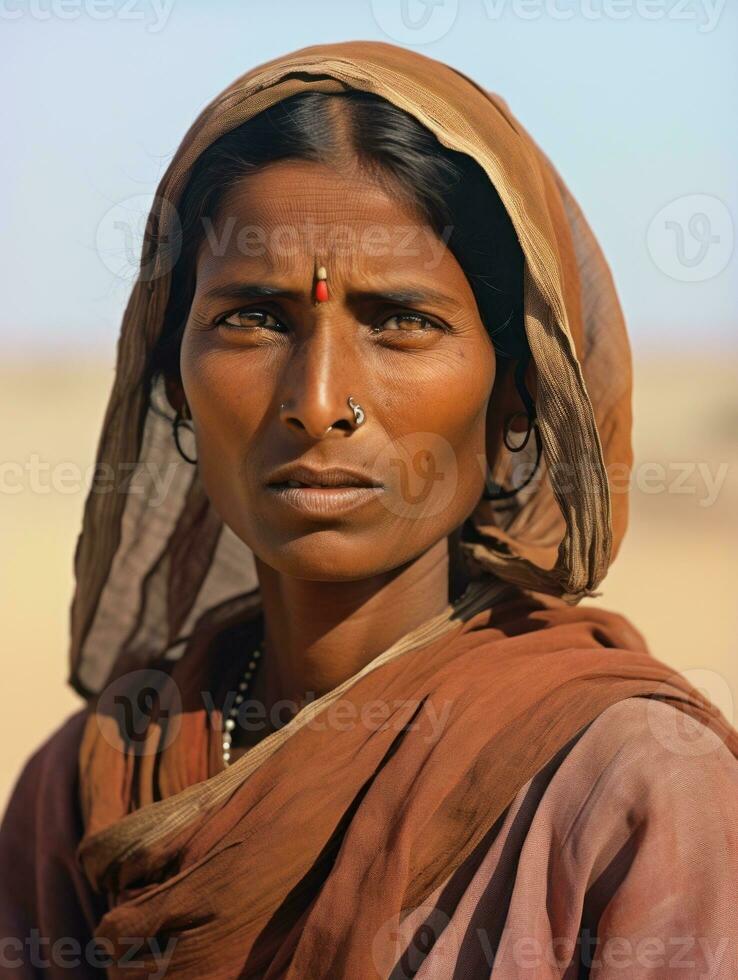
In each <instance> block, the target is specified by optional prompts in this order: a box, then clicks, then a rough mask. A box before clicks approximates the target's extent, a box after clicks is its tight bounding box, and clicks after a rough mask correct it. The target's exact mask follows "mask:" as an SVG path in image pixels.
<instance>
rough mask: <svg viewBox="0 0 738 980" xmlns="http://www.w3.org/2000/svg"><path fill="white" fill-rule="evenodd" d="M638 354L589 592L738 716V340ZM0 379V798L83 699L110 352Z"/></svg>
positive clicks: (19, 365) (29, 366)
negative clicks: (617, 508)
mask: <svg viewBox="0 0 738 980" xmlns="http://www.w3.org/2000/svg"><path fill="white" fill-rule="evenodd" d="M634 356H635V396H634V413H635V427H634V444H635V451H636V462H635V467H634V476H633V480H632V484H631V486H632V495H631V501H632V503H631V521H630V529H629V531H628V534H627V536H626V539H625V543H624V545H623V548H622V550H621V552H620V554H619V556H618V558H617V560H616V562H615V564H614V565H613V568H612V569H611V571H610V573H609V575H608V577H607V579H606V580H605V582H604V583H603V586H602V592H603V595H602V596H601V597H600V598H598V599H596V600H589V601H593V602H597V603H600V604H602V605H603V606H606V607H608V608H612V609H616V610H618V611H620V612H623V613H625V614H626V615H627V616H628V617H629V618H630V619H631V620H632V621H633V623H634V624H635V625H636V626H637V627H638V628H639V629H640V630H641V632H642V633H643V634H644V635H645V636H646V638H647V640H648V641H649V643H650V645H651V649H652V651H653V652H654V654H655V655H656V656H657V657H659V658H660V659H661V660H664V661H666V662H667V663H669V664H670V665H672V666H674V667H675V668H676V669H678V670H680V671H683V672H686V673H687V676H689V677H690V679H691V681H692V683H694V684H695V686H697V687H699V688H701V689H702V690H704V691H705V692H706V693H707V694H708V696H710V698H711V699H712V700H713V701H714V702H715V703H717V704H718V705H719V707H720V708H721V710H723V711H724V713H726V715H727V716H728V717H729V718H730V719H731V721H733V723H735V717H736V713H735V710H734V707H733V706H734V705H735V704H738V662H737V658H736V651H737V649H738V602H737V601H736V592H737V589H736V585H737V576H736V543H738V472H737V471H738V466H737V465H736V460H737V459H738V386H737V385H736V378H738V355H728V354H724V355H723V356H722V357H720V358H717V357H706V356H700V355H690V356H679V355H675V354H672V355H668V356H664V355H660V356H658V357H656V356H654V355H652V354H650V353H649V352H639V351H638V350H636V351H635V352H634ZM0 379H1V383H0V426H1V427H2V442H1V445H2V461H3V464H4V470H3V485H2V493H1V494H0V499H1V509H0V535H1V536H2V543H3V548H2V550H3V561H2V570H1V573H0V574H1V575H2V578H1V580H0V582H1V588H0V595H1V596H2V622H3V628H4V637H5V654H4V666H5V680H4V682H3V687H2V691H0V706H1V709H2V719H3V724H2V731H3V738H2V739H0V807H4V804H5V802H6V800H7V796H8V793H9V792H10V789H11V788H12V785H13V783H14V780H15V778H16V777H17V775H18V773H19V770H20V768H21V766H22V765H23V763H24V762H25V760H26V759H27V758H28V757H29V755H30V754H31V753H32V752H33V750H34V749H35V748H37V747H38V746H39V745H40V744H41V742H42V741H43V740H44V739H46V737H47V736H48V735H49V734H50V733H51V732H52V731H53V730H54V729H55V728H56V727H57V726H58V725H59V724H60V723H61V722H62V721H63V720H64V719H65V718H66V717H67V716H68V715H69V714H70V713H71V712H73V711H75V710H76V709H78V708H79V707H80V706H81V704H82V702H81V700H80V698H79V697H78V696H77V695H76V694H75V693H74V692H73V691H72V690H71V689H70V688H68V687H67V686H66V672H67V659H66V658H67V635H68V610H69V603H70V599H71V593H72V586H73V578H72V557H73V552H74V545H75V541H76V536H77V533H78V530H79V525H80V520H81V512H82V505H83V500H84V487H85V485H86V480H87V479H88V474H89V468H90V466H91V464H92V461H93V458H94V452H95V448H96V442H97V437H98V432H99V426H100V423H101V420H102V415H103V412H104V408H105V404H106V400H107V395H108V391H109V387H110V384H111V381H112V363H110V364H106V363H104V362H102V361H98V360H95V361H89V362H85V361H84V360H83V359H80V360H77V361H71V360H70V361H68V362H66V361H61V362H59V361H57V362H56V363H53V362H48V363H44V362H43V361H40V362H35V363H31V362H30V361H28V360H25V361H22V360H18V361H16V362H15V363H10V364H8V363H6V364H5V365H4V366H3V368H2V372H1V374H0ZM18 464H20V467H21V468H22V475H21V469H19V467H18ZM34 473H35V476H34V475H32V474H34Z"/></svg>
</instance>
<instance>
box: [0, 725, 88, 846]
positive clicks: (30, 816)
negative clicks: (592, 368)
mask: <svg viewBox="0 0 738 980" xmlns="http://www.w3.org/2000/svg"><path fill="white" fill-rule="evenodd" d="M86 718H87V708H86V707H84V708H81V709H80V710H78V711H75V712H73V713H72V714H71V715H69V716H68V717H67V718H66V719H65V720H64V721H63V722H62V724H61V725H59V726H58V727H57V728H56V729H55V730H54V731H53V732H52V733H51V735H49V736H48V738H47V739H46V740H45V741H44V742H43V743H42V744H41V745H40V746H39V747H38V748H37V749H36V750H35V751H34V752H33V753H32V754H31V755H30V756H29V757H28V759H27V760H26V762H25V764H24V765H23V767H22V769H21V771H20V773H19V775H18V777H17V779H16V782H15V785H14V787H13V789H12V791H11V794H10V799H9V802H8V805H7V807H6V810H5V814H4V817H3V820H2V823H1V824H0V839H2V841H3V844H4V845H5V844H6V843H7V842H8V840H9V839H11V840H12V839H15V838H17V837H18V836H19V835H20V836H22V837H23V839H24V840H26V841H27V840H28V839H29V836H30V835H34V831H35V829H36V828H35V826H34V814H35V813H37V812H39V811H44V812H46V813H47V814H48V813H54V815H55V817H56V818H57V820H54V821H45V823H47V827H45V830H47V831H50V830H51V828H53V827H54V826H61V825H62V824H63V823H64V822H66V821H62V819H61V818H63V817H71V816H72V815H73V813H72V811H73V810H74V808H75V806H76V786H77V757H78V751H79V746H80V741H81V738H82V732H83V729H84V725H85V721H86Z"/></svg>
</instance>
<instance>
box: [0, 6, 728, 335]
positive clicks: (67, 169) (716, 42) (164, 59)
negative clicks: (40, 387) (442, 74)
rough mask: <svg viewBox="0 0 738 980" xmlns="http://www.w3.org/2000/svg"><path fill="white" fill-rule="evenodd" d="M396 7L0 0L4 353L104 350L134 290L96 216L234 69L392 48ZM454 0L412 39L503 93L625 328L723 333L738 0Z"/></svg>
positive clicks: (140, 176)
mask: <svg viewBox="0 0 738 980" xmlns="http://www.w3.org/2000/svg"><path fill="white" fill-rule="evenodd" d="M402 2H403V0H374V2H371V0H360V2H353V0H352V2H338V0H336V2H327V0H326V2H320V0H313V2H311V3H305V2H300V0H282V2H275V0H272V2H269V3H268V2H265V0H248V2H246V0H242V2H225V0H215V2H208V3H205V2H202V3H200V4H196V3H195V2H194V0H174V2H173V3H172V0H158V3H156V4H153V3H147V2H146V0H127V2H126V3H122V2H121V3H119V2H117V0H113V2H112V3H111V4H110V6H111V8H114V9H115V16H112V17H110V18H109V19H103V16H102V12H103V11H104V10H105V9H106V5H105V0H1V2H0V47H1V50H0V55H1V60H2V69H1V71H2V73H3V75H4V91H5V93H6V97H5V101H4V104H3V106H2V114H3V119H2V122H3V132H4V134H5V136H6V140H5V147H4V151H3V154H2V156H1V157H0V175H1V177H2V181H1V185H0V186H1V187H2V195H3V205H2V213H3V216H4V221H3V226H2V245H1V249H2V251H1V258H2V270H3V297H4V302H3V310H2V317H1V318H0V331H1V334H0V347H1V348H2V349H3V350H4V351H5V352H6V353H9V352H13V351H35V352H36V353H41V352H42V351H44V350H45V351H48V352H62V351H66V350H68V351H70V352H71V351H75V352H76V351H88V352H96V351H101V352H103V353H109V352H110V351H112V349H113V347H114V344H115V339H116V336H117V332H118V327H119V323H120V317H121V314H122V311H123V308H124V305H125V302H126V299H127V296H128V293H129V291H130V282H129V281H127V280H126V279H124V278H120V277H118V276H116V275H115V274H114V273H113V272H112V271H111V266H114V265H115V257H114V256H111V255H110V254H106V255H104V256H101V254H100V249H102V250H103V251H105V250H106V249H108V248H109V246H110V245H111V242H110V239H109V238H106V236H105V224H104V221H105V215H106V213H108V212H109V211H110V209H111V207H113V206H114V205H116V204H119V202H125V201H128V200H129V199H131V198H134V201H133V202H132V204H131V206H132V207H133V208H134V209H135V208H137V207H139V208H141V210H142V213H143V210H144V202H145V201H146V200H147V199H148V198H150V197H151V196H152V195H153V193H154V190H155V188H156V184H157V182H158V179H159V177H160V176H161V174H162V173H163V171H164V169H165V167H166V164H167V162H168V161H169V159H170V158H171V156H172V154H173V152H174V151H175V149H176V147H177V145H178V143H179V141H180V139H181V138H182V136H183V135H184V132H185V130H186V129H187V127H188V126H189V125H190V123H191V122H192V121H193V119H194V118H195V115H196V114H197V112H198V111H199V110H200V109H201V108H202V107H203V106H204V105H205V104H206V103H207V102H208V101H209V100H210V99H211V98H212V97H213V96H214V95H215V94H217V92H218V91H220V89H221V88H223V87H224V86H225V85H226V84H228V83H229V82H230V81H232V79H233V78H234V77H235V76H237V75H238V74H241V73H242V72H244V71H246V70H248V69H249V68H250V67H252V66H253V65H254V64H257V63H259V62H262V61H265V60H267V59H269V58H272V57H274V56H276V55H279V54H281V53H285V52H288V51H292V50H294V49H296V48H298V47H303V46H305V45H308V44H315V43H318V42H321V41H333V40H351V39H372V38H373V39H379V40H390V41H392V40H394V41H397V40H398V38H397V37H388V35H387V33H385V30H384V29H383V28H385V29H388V30H390V31H395V32H396V31H397V29H398V28H397V26H395V25H399V27H401V26H402V23H401V21H400V20H399V14H400V12H401V9H402V8H401V3H402ZM404 2H405V3H406V4H407V5H408V6H407V12H408V15H409V16H410V17H411V18H415V19H418V18H421V17H423V16H424V10H425V8H424V4H421V3H420V0H404ZM452 3H453V0H437V7H436V8H434V9H431V8H429V9H428V11H427V13H428V14H429V15H430V18H429V21H428V23H429V25H430V26H431V27H432V25H433V23H434V22H433V20H432V18H439V17H441V18H442V17H445V18H446V20H447V21H448V24H447V28H446V32H445V34H443V36H441V37H440V38H438V39H437V40H430V41H427V42H425V43H422V44H418V45H417V50H420V51H422V52H424V53H427V54H428V55H430V56H431V57H434V58H437V59H440V60H442V61H447V62H448V63H450V64H452V65H453V66H455V67H457V68H459V69H461V70H462V71H463V72H465V73H466V74H468V75H470V76H471V77H472V78H474V79H475V80H477V81H478V82H479V83H480V84H482V85H484V86H485V87H487V88H491V89H493V90H495V91H497V92H499V93H500V94H501V95H502V96H503V97H504V98H505V99H506V100H507V102H508V103H509V105H510V106H511V108H512V110H513V112H515V114H516V115H517V116H518V117H519V118H520V120H521V121H522V123H523V124H524V125H525V126H526V128H527V129H529V130H530V132H531V133H532V134H533V135H534V136H535V138H536V139H537V140H538V142H539V143H540V144H541V146H542V147H543V148H544V150H545V151H546V152H547V153H548V154H549V156H550V157H551V158H552V160H553V161H554V163H555V164H556V165H557V167H558V168H559V170H560V171H561V172H562V174H563V175H564V177H565V179H566V180H567V182H568V183H569V186H570V187H571V188H572V190H573V191H574V193H575V195H576V196H577V197H578V198H579V201H580V203H581V205H582V207H583V208H584V211H585V214H586V215H587V216H588V218H589V220H590V222H591V224H592V226H593V227H594V229H595V232H596V234H597V235H598V237H599V239H600V242H601V243H602V245H603V248H604V250H605V253H606V255H607V257H608V259H609V260H610V263H611V266H612V268H613V272H614V275H615V279H616V283H617V285H618V288H619V291H620V294H621V298H622V300H623V303H624V306H625V310H626V315H627V317H628V322H629V327H630V330H631V332H632V335H633V338H634V340H635V342H636V343H639V344H641V345H648V346H652V345H653V346H655V345H659V344H666V345H667V346H670V345H679V346H680V347H681V346H683V345H687V344H688V345H692V344H698V345H701V344H702V343H705V344H708V345H709V346H711V347H713V348H714V347H715V346H716V345H717V346H718V347H721V348H725V347H727V346H730V345H732V344H734V343H735V338H736V320H737V313H738V277H736V257H735V251H734V249H733V247H732V244H731V228H732V226H733V225H735V223H736V213H737V210H738V209H737V203H738V193H737V189H736V182H735V175H736V169H737V168H736V163H737V161H738V128H737V127H736V119H737V118H738V111H737V110H738V61H737V60H736V58H735V51H736V50H738V4H735V3H734V2H732V0H729V3H728V4H725V3H724V2H721V0H687V2H686V3H685V0H679V2H677V0H540V2H539V0H509V2H506V0H458V7H457V8H456V7H455V6H452ZM454 10H456V14H455V17H454ZM570 14H571V16H569V15H570ZM615 15H619V19H618V18H617V17H616V16H615ZM435 23H436V24H438V23H440V21H436V22H435ZM409 34H410V35H412V37H413V39H415V38H419V37H420V34H421V29H420V28H419V29H418V30H416V31H415V32H413V31H410V32H409ZM407 46H408V47H411V46H416V45H411V44H409V43H408V44H407ZM674 201H676V202H677V203H676V204H672V203H671V202H674ZM668 205H670V208H669V209H668V210H667V211H665V212H664V214H662V215H659V212H661V210H662V209H663V208H665V207H666V206H668ZM657 216H658V217H657ZM654 219H656V221H655V222H654ZM101 222H102V225H101ZM690 222H691V223H690ZM649 226H650V228H651V230H650V232H649ZM101 227H102V229H103V233H102V238H101V237H100V231H99V229H100V228H101Z"/></svg>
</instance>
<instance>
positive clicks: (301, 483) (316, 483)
mask: <svg viewBox="0 0 738 980" xmlns="http://www.w3.org/2000/svg"><path fill="white" fill-rule="evenodd" d="M267 484H268V485H269V486H273V487H303V488H312V489H325V488H326V487H330V488H333V489H335V488H338V487H381V486H382V484H381V483H380V482H379V481H378V480H375V479H374V478H373V477H372V476H370V475H369V474H368V473H364V472H362V471H361V470H354V469H346V468H344V467H330V468H326V469H317V468H313V467H309V466H286V467H282V468H281V469H279V470H276V471H275V472H274V473H273V474H272V475H271V477H269V479H268V480H267Z"/></svg>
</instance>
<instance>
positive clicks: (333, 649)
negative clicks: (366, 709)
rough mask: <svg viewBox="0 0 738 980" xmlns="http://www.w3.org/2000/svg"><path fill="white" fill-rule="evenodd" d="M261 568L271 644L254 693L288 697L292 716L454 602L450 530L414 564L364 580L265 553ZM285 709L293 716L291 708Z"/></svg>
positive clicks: (268, 701) (269, 701) (267, 698)
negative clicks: (279, 563) (311, 573)
mask: <svg viewBox="0 0 738 980" xmlns="http://www.w3.org/2000/svg"><path fill="white" fill-rule="evenodd" d="M256 568H257V572H258V575H259V587H260V592H261V598H262V606H263V610H264V628H265V637H264V639H265V650H264V658H263V662H262V663H261V666H260V670H259V673H258V675H257V677H256V678H255V682H254V696H255V697H257V696H258V697H259V699H260V700H262V702H263V703H264V704H265V705H266V706H267V707H269V706H271V705H273V704H274V703H275V702H277V701H281V700H287V701H288V702H290V706H291V708H290V711H289V716H290V717H291V716H292V715H293V714H294V713H295V712H296V711H297V710H299V708H300V707H302V705H303V704H304V703H305V701H307V700H315V699H316V698H319V697H321V695H323V694H325V693H326V692H328V691H331V690H333V688H335V687H337V686H338V685H339V684H341V683H342V682H343V681H344V680H346V679H347V678H349V677H351V676H352V675H353V674H355V673H356V672H357V671H359V670H361V668H362V667H363V666H365V665H366V664H367V663H369V662H370V661H371V660H373V659H374V658H375V657H377V656H378V655H379V654H380V653H382V652H383V651H384V650H386V649H387V648H388V647H390V646H391V645H392V644H393V643H394V642H396V641H397V640H399V639H400V638H401V637H402V636H404V635H405V634H406V633H408V632H410V631H411V630H413V629H414V628H415V627H417V626H419V625H420V624H421V623H424V622H425V621H426V620H428V619H430V618H431V617H433V616H436V615H438V614H439V613H441V612H442V611H443V610H444V609H445V608H446V606H447V604H448V602H449V547H448V539H447V538H445V537H444V538H442V539H441V540H440V541H438V542H437V543H436V544H435V545H434V546H433V547H431V548H429V549H428V551H426V552H424V553H423V554H422V555H420V556H418V557H417V558H415V559H414V560H413V561H411V562H409V563H408V564H407V565H403V566H401V567H400V568H395V569H392V570H391V571H389V572H386V573H383V574H381V575H376V576H373V577H372V578H369V579H362V580H360V581H352V582H315V581H307V580H305V579H296V578H292V577H291V576H288V575H284V574H283V573H281V572H278V571H275V570H274V569H273V568H270V567H269V566H267V565H265V564H263V563H262V562H261V561H260V560H259V559H258V558H257V559H256ZM257 691H258V693H257ZM292 705H294V708H292ZM284 717H285V721H286V720H288V718H287V713H286V712H285V716H284Z"/></svg>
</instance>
